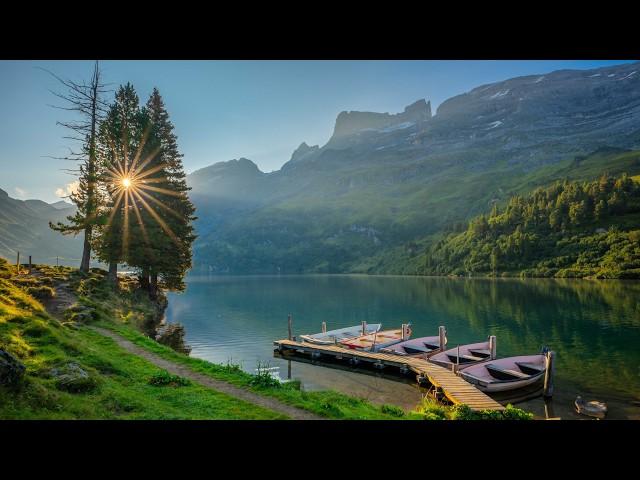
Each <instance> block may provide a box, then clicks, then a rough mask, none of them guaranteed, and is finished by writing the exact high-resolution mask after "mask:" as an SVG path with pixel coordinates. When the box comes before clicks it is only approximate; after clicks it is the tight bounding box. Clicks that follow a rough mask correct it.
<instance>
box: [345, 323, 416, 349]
mask: <svg viewBox="0 0 640 480" xmlns="http://www.w3.org/2000/svg"><path fill="white" fill-rule="evenodd" d="M409 335H410V333H409V334H407V332H406V331H405V335H404V337H403V335H402V329H401V328H398V329H397V330H384V331H382V332H375V333H370V334H368V335H362V336H360V337H357V338H352V339H350V340H341V341H340V342H338V343H339V344H340V345H342V346H343V347H346V348H349V349H353V350H364V351H368V352H377V351H379V350H380V349H381V348H385V347H389V346H390V345H393V344H395V343H399V342H402V341H403V340H404V339H406V338H407V337H408V336H409Z"/></svg>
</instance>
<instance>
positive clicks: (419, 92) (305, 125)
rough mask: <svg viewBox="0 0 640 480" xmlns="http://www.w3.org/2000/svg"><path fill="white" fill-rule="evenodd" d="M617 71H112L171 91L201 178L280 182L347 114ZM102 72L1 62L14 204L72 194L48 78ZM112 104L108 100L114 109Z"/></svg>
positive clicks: (169, 100) (145, 66) (0, 157)
mask: <svg viewBox="0 0 640 480" xmlns="http://www.w3.org/2000/svg"><path fill="white" fill-rule="evenodd" d="M625 62H626V61H624V60H616V61H613V60H606V61H596V60H594V61H591V60H589V61H587V60H580V61H568V60H553V61H538V60H525V61H503V60H500V61H468V60H456V61H417V60H416V61H351V60H339V61H268V60H264V61H184V60H178V61H134V60H127V61H104V62H101V67H102V70H103V78H104V80H105V82H107V83H110V84H111V86H110V88H112V89H115V88H116V87H117V86H118V85H120V84H122V83H126V82H131V83H132V84H133V85H134V87H135V89H136V91H137V92H138V95H139V96H140V99H141V103H144V102H146V100H147V98H148V96H149V94H150V93H151V90H152V89H153V87H157V88H158V89H159V90H160V93H161V95H162V96H163V98H164V100H165V104H166V107H167V109H168V111H169V114H170V116H171V120H172V122H173V124H174V125H175V132H176V134H177V136H178V145H179V147H180V150H181V151H182V153H183V154H184V159H183V162H184V167H185V170H186V171H187V172H188V173H190V172H193V171H194V170H197V169H199V168H202V167H205V166H208V165H211V164H213V163H216V162H220V161H226V160H231V159H235V158H241V157H245V158H249V159H251V160H253V161H254V162H255V163H256V164H257V165H258V167H259V168H260V169H261V170H262V171H265V172H269V171H273V170H278V169H279V168H280V167H281V166H282V165H283V164H284V163H285V162H287V161H288V160H289V159H290V158H291V154H292V152H293V151H294V150H295V148H297V146H298V145H300V143H302V142H303V141H304V142H307V143H308V144H309V145H316V144H318V145H320V146H322V145H324V144H325V143H326V142H327V141H328V140H329V138H330V136H331V134H332V132H333V127H334V124H335V119H336V117H337V115H338V114H339V113H340V112H341V111H343V110H360V111H373V112H389V113H397V112H401V111H402V110H403V109H404V107H405V106H407V105H409V104H411V103H413V102H415V101H416V100H419V99H421V98H424V99H426V100H430V101H431V105H432V109H433V112H434V113H435V111H436V108H437V107H438V105H439V104H441V103H442V102H443V101H444V100H446V99H447V98H450V97H452V96H455V95H458V94H461V93H465V92H468V91H469V90H471V89H473V88H475V87H477V86H479V85H482V84H486V83H491V82H495V81H500V80H506V79H508V78H512V77H517V76H523V75H535V74H544V73H548V72H551V71H554V70H560V69H590V68H598V67H602V66H609V65H614V64H620V63H625ZM92 68H93V62H92V61H51V60H48V61H0V188H1V189H3V190H5V191H6V192H8V193H9V195H10V196H11V197H13V198H19V199H30V198H38V199H41V200H44V201H46V202H54V201H58V200H60V199H61V198H60V197H61V196H63V195H67V194H68V192H69V191H70V190H72V189H73V181H74V178H73V177H72V176H70V175H69V174H68V173H65V172H64V171H63V169H64V168H68V167H69V163H68V162H65V161H63V160H55V159H52V158H49V157H56V156H63V155H65V154H66V152H67V151H68V150H67V148H68V147H69V146H72V144H71V143H70V141H69V140H66V139H64V138H63V137H64V136H65V135H66V132H65V129H64V128H62V127H61V126H59V125H56V122H57V121H59V120H65V119H70V117H69V114H68V112H65V111H62V110H59V109H55V108H53V107H52V106H51V105H63V103H62V101H61V100H59V99H57V98H56V97H55V96H54V95H53V93H51V90H53V91H56V92H64V90H63V89H62V88H61V85H60V84H59V83H58V82H57V81H56V80H55V79H54V78H53V77H52V76H51V75H49V74H48V73H46V72H44V71H43V70H41V69H46V70H49V71H51V72H53V73H55V74H56V75H58V76H60V77H63V78H68V79H71V80H74V81H82V80H84V79H86V80H88V79H89V78H90V76H91V73H92ZM112 98H113V93H110V94H108V96H107V100H109V101H110V100H111V99H112Z"/></svg>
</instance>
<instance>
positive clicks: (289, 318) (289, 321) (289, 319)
mask: <svg viewBox="0 0 640 480" xmlns="http://www.w3.org/2000/svg"><path fill="white" fill-rule="evenodd" d="M288 323H289V340H291V338H292V337H291V314H289V317H288Z"/></svg>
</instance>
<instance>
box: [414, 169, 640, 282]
mask: <svg viewBox="0 0 640 480" xmlns="http://www.w3.org/2000/svg"><path fill="white" fill-rule="evenodd" d="M639 179H640V177H636V179H635V180H634V179H632V178H630V177H629V176H627V175H626V174H623V175H621V176H619V177H617V178H616V177H611V176H609V175H607V174H604V175H602V176H601V177H600V178H599V179H598V180H595V181H591V182H578V181H573V182H570V181H566V180H565V181H564V182H556V183H555V184H554V185H552V186H550V187H548V188H537V189H536V190H534V191H533V192H532V193H531V194H529V195H527V196H524V197H523V196H514V197H512V198H511V199H510V200H509V202H508V203H507V204H506V205H505V206H504V207H498V205H494V206H493V208H492V210H491V212H490V213H489V214H482V215H480V216H477V217H475V218H474V219H472V220H471V221H470V222H469V224H468V227H467V229H466V230H465V231H463V232H461V233H453V234H450V235H449V236H447V237H445V238H443V239H441V240H440V241H438V242H436V243H435V244H433V245H432V246H431V247H430V248H429V249H428V251H427V252H426V255H425V257H426V258H425V264H424V273H426V274H430V275H448V274H453V275H475V274H489V275H494V276H495V275H514V274H515V275H520V276H535V277H593V278H640V183H638V180H639Z"/></svg>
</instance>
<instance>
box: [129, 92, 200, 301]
mask: <svg viewBox="0 0 640 480" xmlns="http://www.w3.org/2000/svg"><path fill="white" fill-rule="evenodd" d="M145 112H146V115H147V116H148V122H149V124H148V126H149V133H148V137H147V141H146V147H145V150H146V152H147V157H148V158H147V161H148V162H149V163H148V166H147V167H145V169H146V170H147V171H148V172H150V173H149V175H147V176H146V177H143V178H142V179H141V181H140V182H141V184H140V185H139V187H140V188H139V189H138V190H137V192H138V197H139V198H138V200H139V201H140V202H142V203H143V206H144V207H145V208H144V209H143V211H144V212H145V213H146V214H147V215H149V216H151V217H153V220H151V221H150V222H148V224H149V225H152V229H153V230H152V231H151V232H147V236H148V237H149V238H150V245H149V246H148V247H145V248H144V253H145V254H144V255H143V257H144V258H147V259H148V258H150V259H151V260H152V261H150V262H147V268H148V272H149V293H150V295H151V296H152V297H155V296H156V295H157V289H158V279H159V278H161V279H162V281H163V284H164V286H165V287H166V288H168V289H171V290H183V289H184V276H185V274H186V272H187V271H188V270H189V269H190V268H191V265H192V251H191V247H192V244H193V241H194V240H195V238H196V236H195V234H194V228H193V225H192V222H193V221H194V220H195V217H194V213H195V208H194V206H193V204H192V203H191V201H190V200H189V197H188V195H187V192H188V191H189V187H187V183H186V175H185V173H184V168H183V166H182V156H183V155H182V154H181V153H180V151H179V149H178V143H177V137H176V135H175V133H174V131H173V130H174V126H173V124H172V123H171V120H170V119H169V113H168V112H167V110H166V107H165V105H164V102H163V100H162V97H161V96H160V93H159V91H158V89H157V88H154V90H153V92H152V94H151V96H150V97H149V100H148V101H147V104H146V108H145ZM140 174H141V175H144V170H142V171H141V173H140ZM144 273H145V272H144V270H143V276H144Z"/></svg>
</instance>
